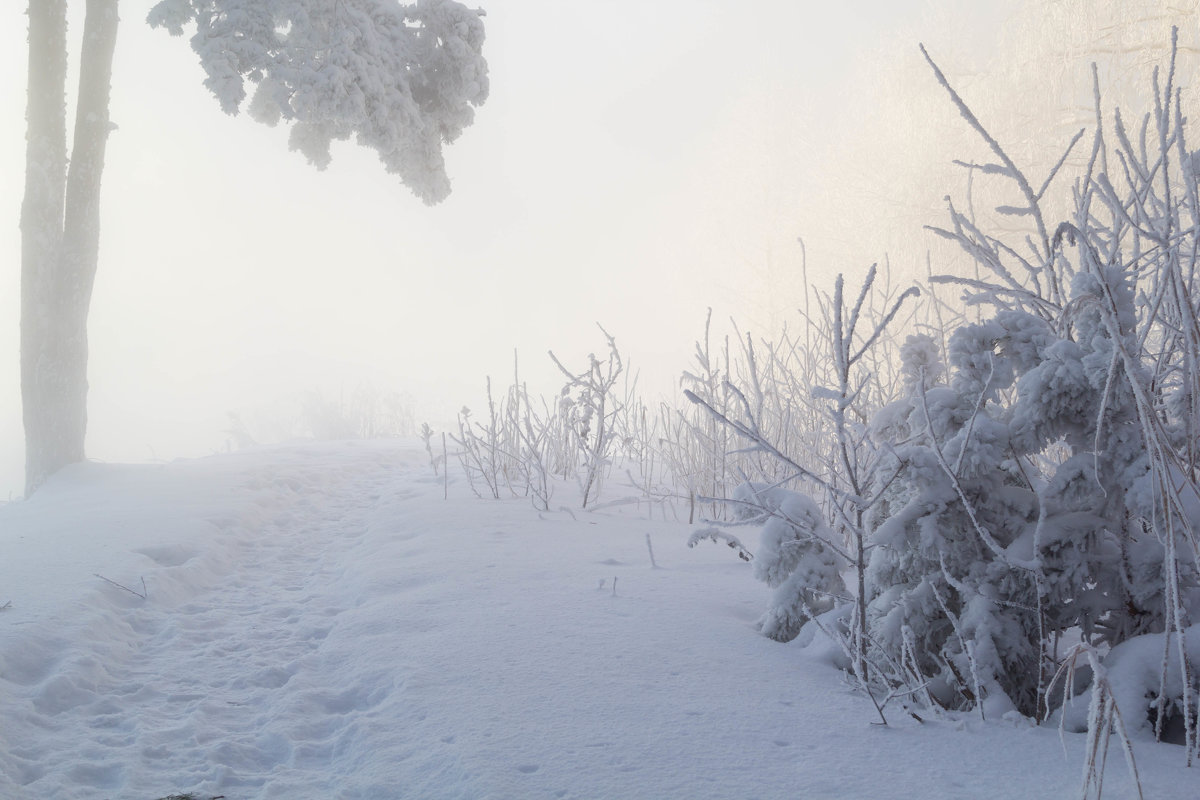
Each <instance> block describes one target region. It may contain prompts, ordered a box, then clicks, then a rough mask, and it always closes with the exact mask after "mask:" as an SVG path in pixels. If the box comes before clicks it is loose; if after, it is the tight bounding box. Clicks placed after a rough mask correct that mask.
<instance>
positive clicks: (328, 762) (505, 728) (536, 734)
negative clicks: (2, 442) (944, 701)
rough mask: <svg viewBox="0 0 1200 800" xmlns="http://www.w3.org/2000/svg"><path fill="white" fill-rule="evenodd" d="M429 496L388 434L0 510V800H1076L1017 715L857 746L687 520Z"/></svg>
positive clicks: (91, 481) (429, 481)
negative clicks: (690, 540)
mask: <svg viewBox="0 0 1200 800" xmlns="http://www.w3.org/2000/svg"><path fill="white" fill-rule="evenodd" d="M442 492H443V488H442V484H441V478H436V477H434V476H433V474H432V471H431V470H430V469H429V467H428V463H427V462H426V461H425V455H424V453H423V452H422V450H421V446H420V443H419V442H417V441H413V442H399V443H356V444H328V445H296V446H292V447H288V448H276V449H259V450H250V451H244V452H241V453H237V454H232V455H227V456H214V457H210V458H207V459H202V460H197V461H181V462H174V463H170V464H161V465H152V466H118V465H99V464H81V465H78V466H75V467H72V468H68V469H67V470H65V471H64V472H63V473H61V474H59V475H58V476H56V477H55V478H54V479H52V480H51V481H50V482H49V483H48V484H47V485H46V486H45V487H44V488H43V489H42V490H41V491H39V492H38V494H37V495H36V496H35V497H34V498H33V499H31V500H29V501H26V502H17V503H9V504H7V505H5V506H2V507H0V545H2V546H3V549H4V553H5V559H4V560H3V562H0V593H2V594H0V605H4V603H6V602H8V601H11V606H10V607H8V608H6V610H4V611H2V612H0V719H2V720H3V721H4V724H3V725H2V726H0V797H4V798H11V800H42V799H43V798H56V799H62V800H72V799H73V798H97V797H102V798H103V797H107V798H116V797H120V798H146V799H147V800H151V799H152V798H158V797H164V796H166V795H169V794H172V793H182V792H194V793H196V795H197V796H200V797H208V796H215V795H225V796H227V797H229V798H240V799H242V800H253V799H255V798H264V799H265V798H289V799H290V800H294V799H295V798H314V799H316V798H321V799H324V798H346V799H347V800H348V799H349V798H362V799H363V800H365V799H366V798H371V799H372V800H379V798H393V797H421V798H473V799H477V798H522V799H523V800H524V799H536V798H597V797H603V798H688V800H696V799H697V798H730V797H739V798H794V797H805V798H849V797H915V796H920V797H923V798H929V800H942V799H943V798H993V799H994V798H1022V799H1024V798H1029V797H1062V796H1068V795H1070V794H1073V793H1074V791H1075V788H1076V787H1077V785H1078V776H1079V770H1080V764H1081V758H1082V746H1083V737H1082V736H1079V735H1075V734H1068V735H1067V736H1066V741H1065V745H1066V751H1065V752H1064V750H1063V748H1062V747H1060V745H1059V740H1058V733H1057V731H1056V730H1054V729H1053V728H1052V727H1044V728H1038V727H1035V726H1033V725H1031V724H1030V723H1028V722H1027V721H1026V720H1025V719H1023V718H1018V717H1015V716H1011V715H1010V716H1009V717H1007V718H1005V719H999V718H997V719H994V720H992V721H991V722H989V723H986V724H985V723H981V722H980V721H979V720H978V719H977V718H976V717H971V716H968V715H958V714H954V713H948V712H947V713H942V714H940V715H937V716H933V717H927V718H926V720H925V722H924V723H923V724H919V723H918V722H917V721H916V720H914V719H912V718H911V717H909V716H907V715H905V714H903V713H899V710H898V709H897V713H894V714H892V715H891V720H892V724H891V726H890V727H887V728H884V727H880V726H876V725H872V724H871V722H872V720H873V719H875V716H874V713H873V711H872V710H871V708H870V706H869V704H868V703H867V701H866V700H865V699H864V698H863V697H862V696H861V695H858V694H855V693H853V692H851V691H849V690H848V689H847V687H846V685H845V684H844V683H843V682H842V680H841V678H840V676H839V674H838V673H837V672H836V671H835V670H833V669H831V668H830V667H829V666H827V665H826V663H825V657H824V656H823V655H822V652H821V649H820V648H818V647H816V646H814V647H812V648H809V649H802V648H800V647H799V646H798V645H797V644H791V645H783V644H779V643H777V642H774V641H771V640H770V639H768V638H766V637H764V636H761V635H760V634H759V633H758V632H757V631H756V630H755V627H754V621H755V619H756V618H757V616H758V611H759V609H761V608H762V607H763V605H764V603H765V601H766V596H765V595H766V593H767V592H768V591H769V590H767V589H765V588H764V587H763V586H762V585H761V584H759V583H757V582H756V581H753V580H750V579H749V578H750V575H749V573H750V571H751V569H752V568H751V566H750V565H748V564H746V563H744V562H742V561H740V560H739V559H737V558H736V557H735V556H734V555H733V554H731V553H730V552H729V551H727V550H726V548H723V547H721V548H697V549H692V550H689V549H687V548H686V547H685V540H686V538H687V534H688V531H689V528H687V526H684V525H682V524H674V523H670V524H668V523H650V522H647V521H646V520H644V519H641V518H639V517H637V516H632V515H631V516H621V515H619V514H615V513H610V514H604V513H599V512H595V511H592V512H578V511H577V512H575V513H574V516H572V515H570V514H567V513H561V514H555V513H542V514H540V515H539V514H537V513H536V512H534V511H531V510H530V508H529V504H528V502H527V501H526V500H524V499H519V500H512V501H491V500H488V501H482V500H477V499H475V498H474V497H473V496H471V494H470V492H469V490H468V488H467V487H466V486H465V484H464V482H458V483H451V485H450V498H449V500H443V499H442ZM647 533H649V534H651V535H652V537H653V542H654V549H655V553H656V556H657V559H658V562H659V565H660V566H661V567H662V568H661V569H652V568H651V565H650V562H649V559H648V556H647V551H646V542H645V537H646V534H647ZM97 574H98V575H102V576H104V577H105V578H107V579H109V580H111V581H115V582H116V583H119V584H121V585H122V586H125V587H128V588H129V589H131V590H135V591H136V592H137V593H138V594H141V593H142V592H143V583H142V581H143V580H144V581H145V583H144V587H145V594H146V597H145V598H143V597H140V596H137V595H136V594H134V593H133V592H132V591H126V590H124V589H122V588H120V587H118V586H115V585H113V584H111V583H107V582H105V581H104V580H101V579H100V578H98V577H95V575H97ZM1196 638H1200V637H1196ZM1136 747H1137V757H1138V760H1139V765H1140V766H1142V767H1143V769H1142V776H1143V781H1144V783H1145V784H1146V796H1147V797H1148V798H1175V797H1179V796H1180V794H1179V792H1180V788H1179V787H1181V786H1190V785H1192V783H1194V781H1193V778H1194V776H1193V775H1191V773H1190V772H1187V771H1185V768H1184V767H1183V766H1182V764H1183V759H1182V758H1180V757H1179V756H1178V754H1177V748H1174V747H1172V746H1170V745H1164V744H1156V743H1154V742H1147V741H1138V742H1137V743H1136ZM1109 773H1110V774H1109V776H1108V779H1107V781H1106V788H1107V789H1109V790H1110V791H1111V792H1112V796H1114V797H1121V796H1129V790H1130V785H1129V782H1128V777H1127V776H1126V775H1125V774H1124V772H1123V771H1122V770H1121V769H1120V767H1119V766H1113V767H1110V769H1109Z"/></svg>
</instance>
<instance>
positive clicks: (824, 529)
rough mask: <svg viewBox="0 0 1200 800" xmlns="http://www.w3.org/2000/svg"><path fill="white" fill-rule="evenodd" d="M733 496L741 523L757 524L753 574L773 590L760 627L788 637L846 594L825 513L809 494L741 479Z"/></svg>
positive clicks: (841, 564)
mask: <svg viewBox="0 0 1200 800" xmlns="http://www.w3.org/2000/svg"><path fill="white" fill-rule="evenodd" d="M733 500H734V503H735V507H736V508H737V509H738V511H737V512H736V513H738V515H739V516H740V517H741V518H742V521H743V522H745V523H748V524H755V523H758V524H761V525H762V530H761V533H760V535H759V546H758V551H757V553H756V555H755V558H754V562H753V563H754V577H756V578H758V579H759V580H760V581H762V582H763V583H765V584H767V585H768V586H770V587H771V588H773V589H775V594H774V595H773V597H772V598H771V606H770V608H768V609H767V611H766V613H765V614H764V615H763V617H762V619H761V620H759V629H760V630H762V632H763V633H764V634H766V635H767V636H769V637H771V638H772V639H775V640H777V641H781V642H787V641H791V640H792V639H794V638H795V637H796V634H798V633H799V632H800V628H801V627H802V626H803V625H804V623H805V622H807V621H808V620H809V619H810V618H812V617H813V616H816V615H818V614H822V613H824V612H826V611H829V610H830V609H832V608H833V607H834V604H835V602H836V601H837V600H838V599H839V598H844V597H845V595H846V585H845V583H844V581H843V580H842V575H841V570H842V569H843V568H844V567H845V559H844V558H842V557H841V556H840V555H839V554H838V549H839V548H837V547H836V545H835V544H834V542H833V536H834V534H833V531H832V530H831V529H830V527H829V525H828V524H827V523H826V521H825V512H824V511H822V510H821V507H820V506H818V505H817V504H816V503H815V502H814V501H813V500H812V499H811V498H809V497H807V496H805V495H803V494H800V493H798V492H792V491H789V490H787V489H783V488H780V487H777V486H764V485H759V484H753V483H745V484H742V486H740V487H738V489H737V490H735V491H734V495H733Z"/></svg>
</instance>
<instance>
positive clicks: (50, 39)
mask: <svg viewBox="0 0 1200 800" xmlns="http://www.w3.org/2000/svg"><path fill="white" fill-rule="evenodd" d="M116 36H117V0H88V2H87V13H86V16H85V19H84V30H83V47H82V51H81V57H80V70H79V72H80V79H79V97H78V101H77V106H76V114H75V136H74V141H73V144H72V154H71V155H72V158H71V161H70V169H69V171H68V168H67V160H66V110H65V96H66V4H65V0H31V2H30V4H29V98H28V116H27V125H28V135H27V149H26V175H25V198H24V203H23V205H22V207H21V242H22V251H21V260H22V263H21V399H22V404H23V415H24V422H25V495H26V497H28V496H29V495H30V494H32V493H33V491H34V490H36V489H37V488H38V487H39V486H40V485H41V484H42V483H43V482H45V480H46V479H47V478H48V477H49V476H50V475H52V474H53V473H54V472H56V471H57V470H58V469H60V468H62V467H64V466H66V465H67V464H72V463H74V462H76V461H81V460H82V459H83V454H84V450H83V445H84V436H85V434H86V429H87V352H88V350H87V314H88V307H89V305H90V304H91V297H92V287H93V285H94V284H95V277H96V265H97V259H98V254H99V242H100V176H101V173H102V172H103V169H104V151H105V146H106V144H107V142H108V132H109V128H110V123H109V117H108V101H109V91H110V86H111V82H112V60H113V51H114V49H115V46H116Z"/></svg>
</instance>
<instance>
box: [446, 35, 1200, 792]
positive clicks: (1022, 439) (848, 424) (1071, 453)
mask: <svg viewBox="0 0 1200 800" xmlns="http://www.w3.org/2000/svg"><path fill="white" fill-rule="evenodd" d="M926 58H927V59H928V60H929V65H930V67H931V69H932V70H933V73H934V75H935V77H936V79H937V80H938V82H939V83H940V84H941V86H942V87H943V88H944V89H945V90H946V92H947V93H948V94H949V97H950V102H952V103H954V104H955V105H956V107H957V108H958V110H959V111H960V113H961V115H962V118H963V119H964V121H965V124H967V125H969V126H970V127H971V128H973V129H974V131H975V132H976V133H977V134H978V136H979V137H980V138H981V140H982V141H983V142H984V144H985V145H986V148H987V151H988V153H989V157H988V159H986V160H982V161H980V162H979V163H974V162H972V163H963V164H962V166H963V168H964V169H967V170H970V171H971V173H972V177H973V180H975V181H991V182H997V183H1003V184H1007V185H1008V187H1009V189H1010V190H1011V192H1012V193H1013V194H1014V195H1015V196H1016V197H1017V198H1019V199H1018V201H1017V202H1015V204H1012V205H1007V206H1002V207H999V208H997V209H996V211H997V212H998V214H999V215H1001V218H1002V219H1004V220H1006V222H1007V224H1006V226H1005V229H1004V230H998V231H992V230H987V229H984V227H982V226H981V224H980V223H978V222H977V218H976V215H975V213H974V211H973V210H972V208H973V206H972V203H971V202H970V200H971V198H967V202H965V203H962V202H955V201H953V200H950V201H949V205H948V211H947V216H946V218H945V219H944V221H943V222H941V223H940V224H938V225H935V226H932V227H931V228H930V230H932V231H933V232H934V233H936V234H937V235H938V236H941V237H944V238H945V239H947V240H949V241H951V242H953V243H954V244H956V245H957V246H958V247H959V248H961V250H962V251H963V252H964V253H965V254H966V255H967V256H968V257H969V263H970V265H971V267H970V269H969V272H968V274H955V275H937V274H932V273H933V269H931V270H930V275H929V280H928V282H927V283H926V285H924V286H923V287H919V288H918V287H915V286H914V287H910V288H904V287H899V286H897V285H896V284H895V282H894V281H893V280H892V278H891V276H890V275H889V271H888V270H887V269H884V270H883V271H880V270H877V269H875V268H872V269H871V270H870V271H869V272H868V273H867V275H866V277H865V279H864V280H863V281H862V282H861V284H860V285H858V286H856V287H852V286H849V285H847V284H846V282H845V281H844V280H843V279H842V278H840V277H839V279H838V280H837V282H836V284H835V286H834V287H833V291H832V292H831V293H828V294H826V293H822V292H818V291H815V290H809V292H808V293H807V295H806V296H805V297H803V298H799V300H800V302H801V304H802V309H801V311H800V313H799V315H798V322H797V324H796V325H795V327H794V328H791V329H787V330H785V331H784V332H783V333H782V335H780V336H778V337H776V338H774V339H773V340H766V339H756V338H755V337H753V336H751V335H750V334H746V333H741V332H739V331H737V329H736V326H735V327H734V333H733V335H731V336H729V337H725V338H723V339H721V340H719V341H716V342H714V341H713V340H712V336H711V331H710V326H709V325H708V324H706V325H705V332H704V336H703V337H702V338H701V340H700V341H699V342H698V344H697V347H696V355H695V359H694V361H693V363H692V365H691V366H690V368H689V369H688V371H687V372H685V373H684V375H683V379H682V384H683V386H682V388H683V390H684V392H683V396H684V398H686V399H681V400H680V402H677V403H669V402H661V403H658V404H657V405H651V404H648V403H647V402H646V401H645V400H644V399H643V398H642V397H641V396H640V395H639V393H638V392H637V389H636V381H635V380H633V379H632V378H630V377H629V369H628V366H627V365H626V364H625V362H624V360H623V359H622V357H621V355H620V353H619V350H618V348H617V344H616V341H615V339H614V338H613V337H612V336H610V335H608V333H607V332H604V333H603V336H604V341H605V343H606V345H607V348H606V352H605V353H604V354H603V355H592V356H589V358H588V361H587V363H585V364H580V365H575V366H574V367H572V366H568V365H565V364H563V363H562V362H560V361H559V360H558V359H557V358H555V363H556V364H558V366H559V368H560V369H561V371H562V373H563V388H562V390H561V392H560V393H559V394H558V395H557V396H554V397H551V398H544V397H538V398H534V397H531V395H530V394H529V392H528V391H527V389H526V387H525V385H524V384H523V383H522V381H521V380H520V376H519V373H518V374H515V375H514V378H513V381H512V383H511V385H510V386H509V387H508V388H507V389H506V390H504V391H497V390H495V389H494V387H493V386H492V385H491V383H490V381H489V383H488V402H487V408H486V409H485V410H483V411H479V412H472V411H470V410H469V409H463V411H462V412H461V413H460V415H459V422H458V427H457V430H454V431H451V432H449V436H440V437H439V436H438V435H436V434H435V432H434V431H433V430H432V429H430V428H429V427H428V426H426V427H425V429H424V437H425V441H426V446H427V448H428V449H429V453H430V457H431V460H432V461H433V464H434V467H435V468H436V469H446V468H447V467H448V466H449V465H447V464H445V463H444V462H445V461H446V460H447V459H449V460H457V461H458V463H459V467H460V468H461V470H462V471H463V472H464V473H465V475H466V478H467V479H468V481H469V483H470V485H471V486H472V487H473V488H474V490H475V491H476V493H477V494H479V495H480V496H486V497H493V498H500V497H507V496H514V495H518V496H528V497H529V498H531V500H532V502H533V503H534V505H535V506H536V507H537V508H539V509H542V510H548V509H553V508H556V507H561V505H562V504H560V503H559V501H558V500H556V499H555V498H554V492H555V491H556V489H563V488H564V487H565V486H567V485H569V484H570V483H571V482H574V483H575V485H576V490H577V491H575V492H572V493H571V499H572V500H573V501H574V502H577V503H579V504H580V505H582V506H584V507H587V508H603V507H606V506H612V505H614V504H625V503H642V504H647V506H648V507H649V508H650V510H651V513H660V514H662V515H664V516H668V515H673V516H674V517H676V518H678V519H686V520H687V521H688V522H692V523H695V524H696V532H695V533H694V534H693V536H692V537H691V544H696V543H698V542H701V541H704V540H708V539H711V540H713V541H717V542H721V543H724V544H726V545H728V546H730V547H731V548H733V550H734V551H735V552H736V554H737V555H738V556H740V557H742V558H743V559H746V560H749V561H751V562H752V564H753V569H754V575H755V577H756V578H758V579H759V580H762V581H764V582H766V583H767V584H769V585H770V586H771V587H773V588H774V595H773V599H772V601H771V605H770V607H769V608H768V609H766V611H765V613H764V615H763V617H762V619H761V620H760V623H759V624H760V627H761V630H762V631H763V633H764V634H766V635H768V636H770V637H772V638H775V639H778V640H780V641H791V640H794V639H799V640H801V641H803V642H808V641H811V640H813V639H814V638H815V637H816V636H817V634H818V633H820V634H822V640H824V641H827V642H828V641H832V642H833V643H834V645H835V646H834V647H833V648H832V650H831V657H832V658H833V660H834V661H835V662H836V663H837V664H838V665H839V666H841V667H842V668H843V669H845V670H846V671H847V674H848V675H849V676H850V678H851V680H852V681H853V682H855V684H856V685H858V686H859V687H860V688H862V689H863V690H864V691H865V692H866V693H867V695H868V696H870V697H871V698H872V700H873V701H874V702H875V705H876V707H877V709H878V711H879V715H880V717H881V718H882V719H883V720H884V721H886V718H887V716H886V715H887V713H888V707H889V705H892V707H893V708H896V707H903V708H904V709H906V711H907V712H908V713H912V714H915V715H918V716H919V715H920V714H925V713H938V711H939V710H941V709H947V710H953V711H958V712H971V713H978V714H979V715H980V716H982V717H984V718H992V717H1000V716H1004V715H1008V714H1013V713H1016V714H1019V715H1022V716H1024V717H1027V718H1032V719H1034V720H1037V721H1039V722H1043V721H1048V720H1049V721H1057V722H1058V723H1059V724H1061V725H1063V726H1065V727H1066V728H1067V729H1071V730H1080V731H1082V730H1088V731H1090V736H1089V739H1088V769H1087V775H1086V785H1085V789H1084V791H1085V793H1088V792H1092V791H1097V792H1098V791H1099V788H1100V780H1101V777H1102V771H1103V764H1104V758H1105V755H1106V750H1107V747H1108V742H1109V740H1110V736H1109V733H1110V731H1115V732H1116V733H1117V734H1119V736H1118V738H1117V741H1120V742H1122V743H1123V744H1124V747H1123V750H1124V753H1125V756H1126V757H1127V758H1128V759H1129V761H1130V767H1131V768H1133V769H1134V770H1135V775H1136V767H1135V765H1134V764H1133V762H1132V751H1131V750H1130V749H1129V747H1128V742H1129V741H1130V740H1131V739H1133V738H1136V737H1139V736H1145V737H1151V736H1152V737H1156V738H1160V739H1162V738H1166V739H1168V740H1172V741H1178V742H1180V743H1181V744H1183V745H1185V751H1186V755H1185V756H1184V757H1185V758H1186V759H1187V761H1188V763H1189V764H1190V763H1191V761H1192V759H1194V758H1195V757H1196V753H1197V747H1198V742H1197V735H1196V728H1197V725H1196V719H1197V713H1198V710H1197V706H1198V703H1200V676H1198V674H1197V671H1196V667H1195V664H1196V663H1197V661H1198V659H1200V629H1197V628H1196V627H1195V626H1194V619H1195V617H1196V615H1197V614H1200V591H1198V588H1200V581H1198V575H1197V563H1198V558H1197V556H1198V555H1200V549H1198V546H1200V536H1198V529H1200V320H1198V313H1200V312H1198V310H1197V298H1198V296H1200V295H1198V287H1197V281H1198V280H1200V274H1197V263H1198V259H1197V253H1198V251H1200V194H1198V192H1200V190H1198V175H1200V151H1193V150H1191V149H1189V142H1188V140H1187V138H1186V133H1187V123H1186V120H1185V118H1184V117H1183V114H1182V112H1181V108H1180V103H1181V97H1182V92H1183V88H1182V87H1181V86H1179V85H1178V76H1177V75H1176V74H1175V70H1174V58H1173V57H1172V59H1171V62H1170V64H1169V65H1168V66H1166V67H1165V68H1164V69H1162V70H1161V71H1155V73H1154V76H1153V79H1152V83H1151V91H1152V93H1153V94H1152V97H1153V102H1154V104H1153V110H1152V112H1151V113H1149V114H1147V115H1146V116H1144V117H1143V118H1141V119H1126V118H1125V117H1123V116H1122V114H1121V111H1120V110H1119V109H1116V108H1106V107H1105V106H1104V100H1103V95H1102V91H1101V86H1100V85H1099V83H1100V82H1099V79H1098V77H1095V71H1093V76H1094V83H1095V90H1094V99H1095V123H1094V125H1093V126H1092V128H1091V130H1086V129H1085V130H1081V131H1080V132H1079V133H1078V134H1077V135H1076V136H1075V137H1074V138H1073V139H1072V140H1071V141H1070V142H1069V144H1067V145H1066V146H1065V148H1064V151H1063V153H1062V158H1061V159H1060V160H1059V161H1058V162H1057V163H1056V164H1055V165H1054V166H1053V168H1052V169H1051V170H1049V172H1048V174H1045V175H1036V176H1033V175H1026V174H1025V173H1024V172H1022V170H1021V169H1020V168H1019V167H1018V165H1017V164H1016V163H1015V162H1014V161H1013V159H1012V158H1010V157H1009V155H1008V153H1007V152H1006V151H1005V150H1004V148H1003V147H1002V146H1001V144H1000V143H999V142H997V141H995V140H994V139H993V138H992V137H991V135H990V134H989V133H988V131H987V129H986V128H985V127H984V126H983V125H982V124H981V123H980V122H979V121H978V120H977V119H976V117H975V116H974V115H973V114H972V112H971V110H970V109H969V107H968V106H967V105H966V103H965V102H964V101H963V100H962V99H961V98H960V97H959V95H958V94H957V93H956V92H955V91H954V89H953V88H952V87H951V85H950V83H949V82H948V81H947V80H946V78H945V77H944V76H943V74H942V73H941V71H940V70H939V69H938V68H937V66H936V65H935V64H934V62H933V60H932V59H929V58H928V56H926ZM1049 208H1055V209H1058V208H1067V209H1069V210H1068V211H1067V212H1066V213H1058V212H1055V213H1056V214H1057V215H1056V216H1051V215H1050V212H1048V211H1047V209H1049ZM551 355H552V357H553V354H551ZM746 531H751V532H757V533H758V536H759V539H758V542H757V543H752V542H751V541H750V540H749V537H748V535H747V534H746V533H745V532H746ZM1076 693H1078V694H1080V695H1081V696H1080V698H1079V699H1078V700H1075V699H1074V695H1075V694H1076Z"/></svg>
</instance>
